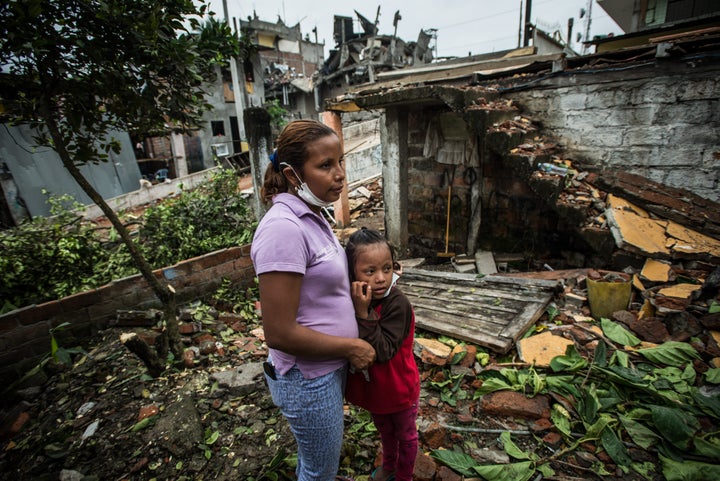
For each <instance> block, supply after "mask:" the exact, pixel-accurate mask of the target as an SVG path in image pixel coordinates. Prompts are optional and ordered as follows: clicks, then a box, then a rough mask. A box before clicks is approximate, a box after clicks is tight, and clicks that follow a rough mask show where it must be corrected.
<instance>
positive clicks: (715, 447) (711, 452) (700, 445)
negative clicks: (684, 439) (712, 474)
mask: <svg viewBox="0 0 720 481" xmlns="http://www.w3.org/2000/svg"><path fill="white" fill-rule="evenodd" d="M693 445H694V446H695V452H696V453H698V454H699V455H700V456H704V457H706V458H708V459H717V460H720V438H717V437H711V436H707V437H704V438H702V437H696V438H695V439H693Z"/></svg>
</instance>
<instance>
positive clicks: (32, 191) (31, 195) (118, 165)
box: [0, 125, 141, 216]
mask: <svg viewBox="0 0 720 481" xmlns="http://www.w3.org/2000/svg"><path fill="white" fill-rule="evenodd" d="M34 135H35V132H34V130H32V129H30V128H29V127H28V126H17V127H11V126H8V125H3V127H2V128H0V165H2V164H5V165H6V166H7V169H8V170H9V171H10V174H11V175H12V178H13V180H14V182H15V185H17V189H18V192H19V195H20V197H21V198H22V200H23V201H24V203H25V206H26V208H27V210H28V212H29V213H30V215H32V216H38V215H42V216H44V215H48V214H49V213H50V209H49V206H48V204H47V202H46V201H47V196H46V195H45V194H43V190H47V191H48V192H49V193H51V194H52V195H62V194H70V195H72V196H73V197H74V198H75V200H77V201H78V202H80V203H82V204H85V205H87V204H92V201H91V200H90V198H89V197H88V196H87V194H85V192H83V190H82V189H81V188H80V186H79V185H78V184H77V183H76V182H75V179H73V178H72V177H71V176H70V174H69V173H68V172H67V170H66V169H65V167H64V166H63V165H62V162H61V161H60V157H59V156H58V155H57V154H56V153H55V151H54V150H51V149H49V148H46V147H42V148H37V147H35V142H34V141H33V136H34ZM111 135H112V136H113V137H115V138H116V139H118V140H119V141H120V143H121V146H122V150H121V152H120V154H119V155H116V154H113V153H110V160H109V161H108V162H102V163H100V164H98V165H94V164H89V165H85V166H82V167H81V168H80V170H81V171H82V173H83V175H85V177H86V178H87V179H88V181H89V182H90V184H91V185H92V186H93V187H94V188H95V189H96V190H97V191H98V192H99V193H100V195H102V196H103V198H105V199H109V198H112V197H116V196H118V195H122V194H126V193H128V192H132V191H135V190H137V189H139V188H140V178H141V174H140V169H139V167H138V164H137V162H136V160H135V153H134V151H133V146H132V143H131V142H130V136H129V135H128V134H127V132H113V133H111Z"/></svg>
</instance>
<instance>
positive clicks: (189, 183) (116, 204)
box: [82, 167, 219, 219]
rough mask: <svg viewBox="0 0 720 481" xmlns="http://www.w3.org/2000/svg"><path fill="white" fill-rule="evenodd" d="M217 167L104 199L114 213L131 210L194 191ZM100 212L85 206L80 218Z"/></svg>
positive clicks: (97, 209)
mask: <svg viewBox="0 0 720 481" xmlns="http://www.w3.org/2000/svg"><path fill="white" fill-rule="evenodd" d="M218 168H219V167H213V168H211V169H206V170H203V171H202V172H196V173H194V174H189V175H186V176H183V177H178V178H176V179H168V181H167V182H161V183H159V184H154V185H151V186H148V187H140V188H139V189H138V190H135V191H133V192H128V193H127V194H123V195H119V196H117V197H113V198H111V199H105V202H106V203H107V205H109V206H110V207H111V208H112V209H113V210H114V211H116V212H117V211H120V210H124V209H131V208H133V207H135V206H138V205H145V204H149V203H151V202H154V201H156V200H160V199H164V198H165V197H169V196H172V195H177V194H179V193H180V192H181V191H183V190H191V189H194V188H196V187H198V186H200V185H202V184H204V183H205V182H207V179H208V178H209V177H210V176H211V175H212V174H213V172H215V171H216V170H217V169H218ZM103 215H104V214H103V212H102V210H100V207H98V206H97V205H95V204H91V205H88V206H86V207H85V208H84V209H83V211H82V216H83V217H84V218H86V219H97V218H98V217H101V216H103Z"/></svg>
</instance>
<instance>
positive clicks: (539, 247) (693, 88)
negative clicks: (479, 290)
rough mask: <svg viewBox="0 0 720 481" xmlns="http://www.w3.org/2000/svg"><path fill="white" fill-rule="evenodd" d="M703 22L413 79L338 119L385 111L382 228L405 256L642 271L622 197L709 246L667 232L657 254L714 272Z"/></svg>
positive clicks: (713, 155) (710, 102)
mask: <svg viewBox="0 0 720 481" xmlns="http://www.w3.org/2000/svg"><path fill="white" fill-rule="evenodd" d="M706 22H710V26H708V25H707V24H703V23H698V22H697V21H694V23H693V24H692V25H691V27H692V28H678V26H677V25H672V26H670V27H667V28H665V29H664V30H662V31H658V32H656V33H655V35H654V36H652V38H650V39H648V38H644V37H639V36H638V40H637V41H636V42H635V43H634V44H633V45H632V46H623V47H622V48H618V49H614V50H608V51H603V52H598V53H596V54H593V55H588V56H583V57H570V56H568V55H566V54H565V53H562V52H561V53H549V54H540V53H538V52H537V50H536V49H535V48H534V47H529V48H527V49H518V50H515V51H512V52H501V53H499V54H497V55H495V56H494V57H493V58H489V57H487V56H486V57H484V58H480V59H476V61H474V62H465V63H462V64H458V63H448V64H443V63H437V64H433V66H432V68H429V67H426V68H415V69H406V70H403V71H398V72H394V73H393V74H392V78H389V77H390V76H389V75H388V77H385V78H383V76H382V75H381V76H379V79H378V82H376V83H374V84H366V85H362V86H357V87H355V88H352V89H351V90H350V91H349V92H348V93H347V94H345V95H343V96H340V97H338V98H335V99H333V100H331V101H329V102H328V108H329V109H331V110H337V111H340V112H343V111H348V110H353V109H355V108H357V109H383V110H384V112H385V121H384V124H383V130H382V135H383V140H382V144H383V149H384V151H383V181H384V198H385V216H386V217H385V223H386V224H385V225H386V232H387V234H388V237H389V238H390V239H391V240H392V241H393V242H394V243H395V244H396V245H398V246H400V247H401V249H402V250H403V253H404V255H407V256H412V257H428V256H434V255H435V254H436V253H438V252H443V251H448V250H449V251H451V252H456V253H468V254H470V255H472V254H473V253H475V252H476V251H479V250H489V251H492V252H495V253H498V254H502V253H508V254H515V255H517V254H520V255H521V256H520V258H522V259H523V260H524V261H528V260H530V259H533V260H534V261H535V262H539V265H526V266H525V267H526V268H538V267H539V268H542V266H543V265H547V264H551V265H554V266H556V267H557V266H587V265H593V266H608V267H620V268H622V267H625V266H626V265H628V262H630V263H632V262H635V261H637V263H640V262H641V257H642V254H644V252H637V250H638V249H634V248H633V242H632V241H631V239H629V238H628V237H627V236H626V237H625V238H623V235H624V234H628V232H627V231H626V232H625V233H623V232H618V228H617V224H615V225H614V226H613V225H611V224H612V220H613V219H612V218H610V219H609V218H608V214H609V213H610V212H609V211H608V209H609V208H612V207H611V200H612V198H613V195H614V196H616V197H617V196H619V197H622V198H626V199H627V198H630V199H632V200H633V201H634V202H637V203H638V204H640V207H641V209H644V212H645V213H646V217H647V218H650V219H653V220H655V219H664V220H665V221H666V224H665V233H666V234H667V231H669V230H671V229H670V227H671V226H673V225H676V224H680V225H683V226H685V227H687V228H688V229H690V230H692V231H693V232H696V233H698V234H699V235H700V236H705V237H700V238H702V239H705V240H707V241H708V243H709V244H708V245H709V247H708V248H707V249H702V252H693V253H690V252H688V251H687V249H685V248H683V247H682V246H683V245H684V243H687V242H688V241H687V240H684V241H683V240H681V239H678V238H677V237H672V236H669V235H668V236H666V237H665V238H664V239H660V240H659V241H658V242H659V243H661V244H663V246H662V248H658V249H656V251H657V252H652V253H648V254H650V255H658V256H659V257H660V258H669V259H672V258H690V259H694V260H698V261H708V262H717V260H718V259H720V255H719V253H718V252H717V250H716V248H715V246H714V244H713V242H712V241H713V240H714V239H717V238H718V237H720V214H718V212H720V208H718V207H719V206H720V204H718V202H719V201H720V197H719V194H718V184H719V183H720V139H719V138H718V136H717V132H718V127H720V118H719V117H718V111H719V110H718V108H717V105H718V102H719V101H720V82H719V81H718V78H720V75H718V73H719V72H720V64H719V63H718V61H717V58H718V57H717V53H718V50H717V45H718V42H717V41H718V38H720V36H719V34H720V32H719V31H718V29H717V25H718V21H717V17H713V18H711V19H706ZM713 25H714V28H713V27H712V26H713ZM618 40H620V41H622V40H623V39H622V37H617V38H616V39H613V41H618ZM625 40H626V39H625ZM547 171H551V172H547ZM552 171H554V173H553V172H552ZM608 194H611V195H608ZM621 210H622V211H625V210H627V208H621ZM448 218H449V219H450V221H449V222H448V223H447V224H446V219H448ZM631 224H632V223H631ZM635 225H640V224H639V223H638V222H635ZM611 227H614V228H611ZM637 235H639V237H641V238H642V237H644V234H643V233H642V232H640V233H638V234H637ZM446 239H447V242H446ZM618 246H621V247H624V248H622V249H617V247H618ZM673 246H675V248H673ZM636 254H639V255H637V259H634V258H635V255H636ZM509 257H512V256H509ZM515 258H518V257H517V256H516V257H515Z"/></svg>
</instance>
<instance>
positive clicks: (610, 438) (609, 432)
mask: <svg viewBox="0 0 720 481" xmlns="http://www.w3.org/2000/svg"><path fill="white" fill-rule="evenodd" d="M600 440H601V441H602V445H603V448H605V451H606V452H607V453H608V456H610V457H611V458H612V460H613V461H615V464H617V465H618V466H619V467H620V469H622V470H623V471H624V472H626V473H627V472H628V467H629V466H630V465H631V464H632V459H631V458H630V456H629V455H628V452H627V449H625V445H624V444H623V443H622V441H620V438H618V436H617V434H616V433H615V431H614V430H613V429H612V428H611V427H610V426H607V427H606V428H605V429H603V431H602V433H601V434H600Z"/></svg>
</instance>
